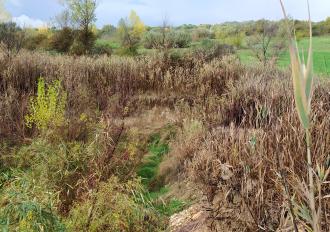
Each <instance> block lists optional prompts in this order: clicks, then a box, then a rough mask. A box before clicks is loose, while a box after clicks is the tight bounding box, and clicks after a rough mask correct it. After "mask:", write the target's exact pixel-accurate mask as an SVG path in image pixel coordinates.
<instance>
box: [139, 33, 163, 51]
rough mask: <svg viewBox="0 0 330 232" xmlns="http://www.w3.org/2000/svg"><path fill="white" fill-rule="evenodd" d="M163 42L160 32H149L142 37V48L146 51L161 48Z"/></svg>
mask: <svg viewBox="0 0 330 232" xmlns="http://www.w3.org/2000/svg"><path fill="white" fill-rule="evenodd" d="M163 42H164V41H163V36H162V34H161V33H160V32H155V31H149V32H146V33H145V35H144V37H143V46H144V47H145V48H147V49H152V48H161V47H162V45H163Z"/></svg>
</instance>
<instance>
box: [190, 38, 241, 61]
mask: <svg viewBox="0 0 330 232" xmlns="http://www.w3.org/2000/svg"><path fill="white" fill-rule="evenodd" d="M234 52H235V50H234V48H233V47H232V46H231V45H227V44H219V43H218V42H215V41H213V40H203V41H202V43H201V46H200V47H197V48H195V49H194V50H193V54H194V56H196V57H198V58H199V59H202V60H206V61H210V60H213V59H216V58H222V57H224V56H227V55H230V54H233V53H234Z"/></svg>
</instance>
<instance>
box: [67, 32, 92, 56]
mask: <svg viewBox="0 0 330 232" xmlns="http://www.w3.org/2000/svg"><path fill="white" fill-rule="evenodd" d="M95 41H96V36H95V34H94V32H93V31H88V32H85V31H78V32H76V34H75V40H74V42H73V44H72V46H71V48H70V52H71V54H74V55H84V54H89V53H90V52H91V51H92V49H93V47H94V44H95Z"/></svg>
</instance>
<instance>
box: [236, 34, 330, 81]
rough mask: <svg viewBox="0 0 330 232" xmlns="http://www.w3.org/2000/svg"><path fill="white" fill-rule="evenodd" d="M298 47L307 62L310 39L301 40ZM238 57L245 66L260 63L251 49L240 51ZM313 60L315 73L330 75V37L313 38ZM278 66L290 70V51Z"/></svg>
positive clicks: (284, 54)
mask: <svg viewBox="0 0 330 232" xmlns="http://www.w3.org/2000/svg"><path fill="white" fill-rule="evenodd" d="M298 46H299V49H300V51H301V53H302V51H304V52H303V53H304V56H305V60H307V54H308V47H309V39H308V38H304V39H301V40H300V41H299V42H298ZM238 56H239V58H240V60H241V61H242V63H243V64H247V65H251V64H254V63H256V62H258V60H257V58H256V57H255V56H254V54H253V52H252V51H251V50H249V49H241V50H239V51H238ZM313 58H314V71H315V73H318V74H326V75H330V36H323V37H314V38H313ZM278 66H279V67H280V68H288V67H289V66H290V56H289V52H288V51H285V52H283V53H282V55H281V56H280V57H279V60H278Z"/></svg>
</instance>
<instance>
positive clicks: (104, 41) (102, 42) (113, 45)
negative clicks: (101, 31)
mask: <svg viewBox="0 0 330 232" xmlns="http://www.w3.org/2000/svg"><path fill="white" fill-rule="evenodd" d="M95 43H96V44H98V45H107V46H109V47H111V48H112V49H118V48H120V43H119V42H117V41H113V40H107V39H98V40H96V42H95Z"/></svg>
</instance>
